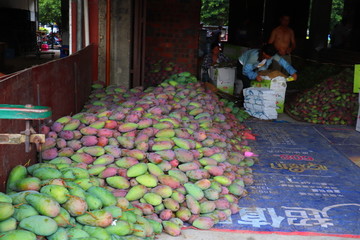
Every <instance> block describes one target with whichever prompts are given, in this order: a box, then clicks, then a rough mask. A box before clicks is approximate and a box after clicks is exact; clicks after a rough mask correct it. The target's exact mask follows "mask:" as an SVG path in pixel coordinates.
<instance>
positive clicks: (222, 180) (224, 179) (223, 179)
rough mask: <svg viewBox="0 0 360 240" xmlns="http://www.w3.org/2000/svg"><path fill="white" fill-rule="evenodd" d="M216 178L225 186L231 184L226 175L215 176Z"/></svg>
mask: <svg viewBox="0 0 360 240" xmlns="http://www.w3.org/2000/svg"><path fill="white" fill-rule="evenodd" d="M214 180H215V181H216V182H218V183H220V184H221V185H224V186H229V185H230V184H231V180H230V179H229V178H227V177H225V176H215V177H214Z"/></svg>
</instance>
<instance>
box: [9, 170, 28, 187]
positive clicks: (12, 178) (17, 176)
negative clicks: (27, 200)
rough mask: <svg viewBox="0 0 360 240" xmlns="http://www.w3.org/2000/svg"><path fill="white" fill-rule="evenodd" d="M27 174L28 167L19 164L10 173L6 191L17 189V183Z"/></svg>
mask: <svg viewBox="0 0 360 240" xmlns="http://www.w3.org/2000/svg"><path fill="white" fill-rule="evenodd" d="M26 176H27V170H26V167H24V166H23V165H17V166H16V167H14V168H13V169H12V170H11V171H10V174H9V177H8V179H7V183H6V192H7V193H9V192H10V191H12V190H16V183H17V182H18V181H19V180H21V179H23V178H25V177H26Z"/></svg>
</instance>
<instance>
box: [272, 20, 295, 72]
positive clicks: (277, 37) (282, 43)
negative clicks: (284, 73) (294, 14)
mask: <svg viewBox="0 0 360 240" xmlns="http://www.w3.org/2000/svg"><path fill="white" fill-rule="evenodd" d="M289 24H290V17H289V16H288V15H282V16H281V17H280V25H279V26H278V27H276V28H274V29H273V30H272V32H271V36H270V39H269V42H268V43H270V44H273V45H274V46H275V48H276V50H278V54H279V55H280V56H281V57H282V58H283V59H284V60H286V61H287V62H288V63H289V64H291V55H290V54H291V52H292V51H293V50H294V49H295V47H296V42H295V35H294V31H293V30H292V29H291V28H290V27H289ZM273 68H274V66H273ZM276 68H277V70H279V69H281V67H280V65H279V66H276V67H275V69H276Z"/></svg>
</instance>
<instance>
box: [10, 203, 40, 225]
mask: <svg viewBox="0 0 360 240" xmlns="http://www.w3.org/2000/svg"><path fill="white" fill-rule="evenodd" d="M34 215H39V213H38V211H36V209H35V208H34V207H33V206H31V205H28V204H22V205H20V206H18V207H16V208H15V211H14V214H13V217H14V218H15V219H16V220H17V221H19V222H20V221H21V220H23V219H24V218H27V217H30V216H34Z"/></svg>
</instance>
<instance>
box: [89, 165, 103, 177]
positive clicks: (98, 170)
mask: <svg viewBox="0 0 360 240" xmlns="http://www.w3.org/2000/svg"><path fill="white" fill-rule="evenodd" d="M105 169H106V166H105V165H95V166H91V167H90V168H89V169H88V173H89V174H90V175H99V174H100V173H101V172H102V171H104V170H105Z"/></svg>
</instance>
